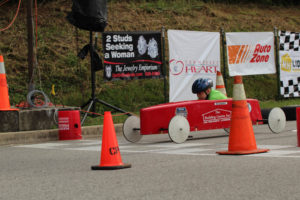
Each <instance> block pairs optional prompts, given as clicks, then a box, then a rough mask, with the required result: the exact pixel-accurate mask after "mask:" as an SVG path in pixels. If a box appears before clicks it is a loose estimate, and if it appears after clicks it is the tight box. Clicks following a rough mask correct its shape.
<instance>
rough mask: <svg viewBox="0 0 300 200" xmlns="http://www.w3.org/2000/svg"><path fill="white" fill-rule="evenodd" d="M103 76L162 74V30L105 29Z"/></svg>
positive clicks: (130, 76)
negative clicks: (110, 30)
mask: <svg viewBox="0 0 300 200" xmlns="http://www.w3.org/2000/svg"><path fill="white" fill-rule="evenodd" d="M102 38H103V53H104V55H103V57H104V73H103V74H104V79H106V80H119V79H142V78H158V77H162V73H161V71H162V69H161V68H162V56H161V32H104V33H103V37H102Z"/></svg>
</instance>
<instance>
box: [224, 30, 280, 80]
mask: <svg viewBox="0 0 300 200" xmlns="http://www.w3.org/2000/svg"><path fill="white" fill-rule="evenodd" d="M226 43H227V61H228V68H229V75H230V76H237V75H254V74H273V73H276V68H275V56H274V33H273V32H252V33H240V32H236V33H226Z"/></svg>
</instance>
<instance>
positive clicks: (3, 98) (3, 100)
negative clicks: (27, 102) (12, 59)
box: [0, 55, 18, 111]
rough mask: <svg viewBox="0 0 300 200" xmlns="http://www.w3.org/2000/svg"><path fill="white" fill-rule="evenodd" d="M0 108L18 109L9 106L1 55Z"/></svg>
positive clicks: (6, 109)
mask: <svg viewBox="0 0 300 200" xmlns="http://www.w3.org/2000/svg"><path fill="white" fill-rule="evenodd" d="M0 110H1V111H10V110H18V109H13V108H10V103H9V96H8V87H7V81H6V74H5V67H4V60H3V56H2V55H0Z"/></svg>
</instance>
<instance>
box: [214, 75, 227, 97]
mask: <svg viewBox="0 0 300 200" xmlns="http://www.w3.org/2000/svg"><path fill="white" fill-rule="evenodd" d="M216 90H219V91H220V92H222V93H223V94H224V95H226V96H227V93H226V88H225V85H224V80H223V76H222V74H221V72H219V71H217V81H216Z"/></svg>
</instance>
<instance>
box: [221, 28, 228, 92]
mask: <svg viewBox="0 0 300 200" xmlns="http://www.w3.org/2000/svg"><path fill="white" fill-rule="evenodd" d="M220 33H221V40H222V57H223V78H224V85H225V88H227V78H226V56H225V50H226V41H225V34H224V29H223V28H221V30H220Z"/></svg>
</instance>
